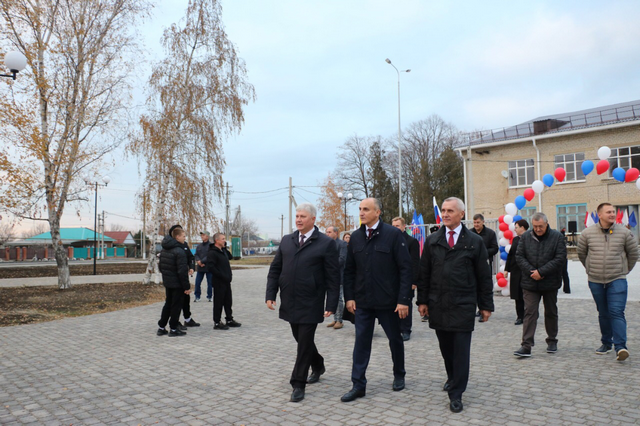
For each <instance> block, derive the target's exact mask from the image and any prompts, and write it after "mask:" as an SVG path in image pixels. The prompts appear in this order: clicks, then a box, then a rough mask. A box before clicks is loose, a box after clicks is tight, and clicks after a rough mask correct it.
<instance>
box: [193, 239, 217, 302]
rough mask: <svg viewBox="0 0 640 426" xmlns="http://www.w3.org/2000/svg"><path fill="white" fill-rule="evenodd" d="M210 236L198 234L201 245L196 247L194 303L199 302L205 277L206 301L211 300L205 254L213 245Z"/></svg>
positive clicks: (211, 286)
mask: <svg viewBox="0 0 640 426" xmlns="http://www.w3.org/2000/svg"><path fill="white" fill-rule="evenodd" d="M210 236H211V234H209V232H208V231H202V232H200V238H202V243H201V244H198V246H197V247H196V256H195V261H196V289H195V292H194V296H195V298H194V299H193V301H194V302H199V301H200V294H201V291H200V285H201V284H202V280H203V279H204V277H207V300H208V301H209V302H211V301H212V300H213V279H212V277H211V273H210V272H208V271H207V253H209V248H210V247H211V246H212V245H213V244H212V243H211V241H210V240H209V238H210Z"/></svg>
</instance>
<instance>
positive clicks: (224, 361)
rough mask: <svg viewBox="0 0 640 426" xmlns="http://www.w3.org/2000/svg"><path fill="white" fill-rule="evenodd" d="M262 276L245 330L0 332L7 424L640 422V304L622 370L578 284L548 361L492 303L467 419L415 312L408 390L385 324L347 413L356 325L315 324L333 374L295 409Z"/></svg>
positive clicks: (90, 320) (120, 323) (93, 319)
mask: <svg viewBox="0 0 640 426" xmlns="http://www.w3.org/2000/svg"><path fill="white" fill-rule="evenodd" d="M573 263H577V262H573ZM571 268H574V265H572V266H571ZM636 269H638V268H636ZM576 270H577V269H576ZM634 272H636V271H634ZM266 274H267V268H266V267H259V268H253V269H246V270H238V271H234V283H233V284H232V286H233V289H234V308H235V309H234V316H235V318H236V319H237V320H238V321H239V322H241V323H242V327H241V328H239V329H230V330H227V331H219V330H215V331H214V330H213V329H212V325H213V324H212V312H211V311H212V304H210V303H207V302H206V301H205V302H200V303H196V304H192V309H193V312H194V318H195V319H196V320H198V321H199V322H201V323H202V326H201V327H199V328H195V329H189V330H188V335H187V336H185V337H180V338H169V337H166V336H164V337H158V336H156V335H155V331H156V328H157V327H156V322H157V320H158V317H159V315H160V309H161V306H162V305H161V304H154V305H149V306H144V307H139V308H133V309H127V310H124V311H119V312H111V313H106V314H99V315H93V316H86V317H79V318H69V319H64V320H60V321H53V322H47V323H42V324H32V325H22V326H14V327H4V328H0V365H1V366H2V368H1V369H0V424H2V425H12V424H38V425H41V424H42V425H70V424H73V425H93V424H131V425H150V424H188V425H201V424H216V425H217V424H233V425H269V424H274V425H300V424H327V425H343V424H348V425H359V424H371V425H386V424H429V425H431V424H433V425H438V424H443V425H444V424H446V425H465V424H482V425H492V424H500V425H520V424H530V425H548V424H593V425H595V424H610V425H618V424H638V423H640V398H639V397H638V395H640V374H639V373H640V367H639V365H640V362H639V361H638V360H639V359H640V344H639V342H640V333H639V331H638V330H640V302H638V298H635V300H633V301H630V302H629V303H628V306H627V318H628V321H629V349H630V352H631V357H630V358H629V359H628V360H627V361H625V362H617V361H615V356H614V354H613V353H611V354H608V355H605V356H599V355H596V354H595V353H594V350H595V348H597V347H598V346H599V345H600V342H599V332H598V326H597V317H596V312H595V305H594V303H593V301H592V300H590V299H589V298H588V297H583V298H578V297H579V295H580V294H586V295H587V296H588V291H587V292H582V290H583V289H582V288H580V287H581V286H584V285H585V283H584V282H582V281H581V280H580V279H577V280H574V282H573V283H572V286H573V290H574V294H572V295H571V297H566V296H561V298H560V300H559V313H560V333H559V336H558V339H559V343H558V347H559V352H558V353H557V354H554V355H550V354H547V353H545V348H546V345H545V343H544V337H545V334H544V327H543V326H542V319H541V320H540V324H539V327H538V332H537V335H536V337H537V345H536V346H535V347H534V348H533V357H532V358H530V359H518V358H516V357H514V356H513V355H512V352H513V351H514V350H515V349H517V348H518V347H519V344H520V338H521V330H522V329H521V327H520V326H515V325H513V321H514V319H515V310H514V306H513V301H511V300H510V299H508V298H506V297H500V296H497V297H496V299H495V301H496V312H495V313H494V315H493V316H492V317H491V319H490V321H489V322H488V323H485V324H477V327H476V332H475V333H474V335H473V342H472V351H471V355H472V364H471V377H470V380H469V387H468V389H467V391H466V392H465V394H464V396H463V402H464V404H465V409H464V411H463V412H462V413H460V414H454V413H451V412H450V411H449V405H448V397H447V394H446V393H445V392H443V391H442V390H441V389H442V385H443V383H444V381H445V378H446V377H445V372H444V366H443V363H442V358H441V356H440V352H439V349H438V345H437V340H436V337H435V333H434V332H433V331H432V330H430V329H429V327H428V324H427V323H422V322H420V320H419V318H418V315H417V312H416V311H415V310H414V327H413V334H412V338H411V340H410V341H409V342H407V343H406V345H405V351H406V369H407V378H406V379H407V386H406V389H405V390H403V391H401V392H393V391H392V390H391V383H392V380H393V376H392V368H391V359H390V354H389V348H388V343H387V340H386V338H385V336H384V333H383V331H382V329H381V328H380V327H378V328H377V330H376V334H375V337H374V343H373V354H372V359H371V363H370V365H369V369H368V372H367V377H368V381H369V382H368V386H367V396H366V397H364V398H362V399H358V400H356V401H354V402H351V403H342V402H340V396H341V395H342V394H343V393H344V392H346V391H348V390H349V389H350V388H351V381H350V370H351V352H352V348H353V339H354V327H353V325H351V324H349V323H348V324H347V325H345V327H344V328H343V329H341V330H333V329H329V328H327V327H325V326H324V325H322V324H321V325H320V326H319V327H318V332H317V333H316V343H317V345H318V348H319V350H320V352H321V353H322V355H323V356H324V357H325V362H326V367H327V372H326V374H325V375H323V376H322V378H321V380H320V382H319V383H317V384H313V385H309V386H307V392H306V398H305V399H304V400H303V401H302V402H300V403H291V402H289V397H290V394H291V388H290V385H289V375H290V373H291V369H292V367H293V362H294V359H295V349H296V346H295V342H294V340H293V337H292V336H291V332H290V328H289V326H288V324H287V323H285V322H284V321H281V320H279V319H278V314H277V311H276V312H273V311H269V310H268V309H267V308H266V307H265V304H264V292H265V284H266ZM634 281H635V282H634ZM634 281H632V282H631V283H630V284H631V286H632V287H634V288H635V287H638V286H640V282H638V281H637V280H634ZM581 292H582V293H581ZM589 297H590V296H589Z"/></svg>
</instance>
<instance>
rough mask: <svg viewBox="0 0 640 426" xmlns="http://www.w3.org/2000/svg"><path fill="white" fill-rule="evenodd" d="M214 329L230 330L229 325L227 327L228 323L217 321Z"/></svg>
mask: <svg viewBox="0 0 640 426" xmlns="http://www.w3.org/2000/svg"><path fill="white" fill-rule="evenodd" d="M213 329H214V330H228V329H229V327H227V325H226V324H223V323H221V322H217V323H215V324H214V325H213Z"/></svg>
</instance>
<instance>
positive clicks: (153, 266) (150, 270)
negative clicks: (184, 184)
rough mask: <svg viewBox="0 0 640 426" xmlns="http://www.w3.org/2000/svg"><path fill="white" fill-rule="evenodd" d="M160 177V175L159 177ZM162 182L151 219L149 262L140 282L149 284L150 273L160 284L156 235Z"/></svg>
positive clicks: (163, 195)
mask: <svg viewBox="0 0 640 426" xmlns="http://www.w3.org/2000/svg"><path fill="white" fill-rule="evenodd" d="M160 179H162V177H161V178H160ZM162 187H163V186H162V183H160V185H159V188H160V191H158V203H157V205H156V214H155V218H154V219H153V233H152V234H151V235H152V239H151V241H150V242H149V244H150V245H151V247H149V262H148V263H147V271H146V272H145V274H144V278H143V279H142V284H151V274H155V283H156V284H160V272H159V270H158V256H157V251H156V243H157V241H158V239H159V238H158V237H160V224H161V223H162V212H163V211H164V203H165V194H164V190H162Z"/></svg>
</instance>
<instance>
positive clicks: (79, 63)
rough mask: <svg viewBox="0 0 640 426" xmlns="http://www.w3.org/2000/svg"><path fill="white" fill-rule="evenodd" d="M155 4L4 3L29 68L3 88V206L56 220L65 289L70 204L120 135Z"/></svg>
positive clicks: (8, 31) (111, 0)
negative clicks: (142, 20)
mask: <svg viewBox="0 0 640 426" xmlns="http://www.w3.org/2000/svg"><path fill="white" fill-rule="evenodd" d="M149 7H150V6H149V4H148V2H147V1H145V0H91V1H87V0H0V25H1V27H0V33H1V34H2V35H3V38H4V39H5V40H6V42H5V43H6V45H5V46H4V47H5V48H9V47H10V48H11V49H12V50H14V49H15V50H19V51H20V52H22V53H23V54H24V55H25V56H26V57H27V69H26V70H25V72H24V73H20V75H19V78H18V80H17V81H15V82H4V83H3V84H4V85H5V86H4V88H3V89H2V90H3V92H4V93H3V94H2V96H0V120H1V121H2V122H3V123H4V124H5V129H4V131H3V132H2V145H3V146H2V148H3V149H2V154H0V172H2V173H3V174H4V185H3V186H2V189H1V192H0V202H1V203H2V204H3V205H4V206H5V207H6V208H7V209H8V210H9V211H10V212H11V213H13V214H14V215H16V216H17V217H19V218H29V219H34V220H41V221H46V222H48V224H49V227H50V230H51V239H52V244H53V249H54V252H55V258H56V263H57V266H58V286H59V287H60V288H68V287H70V286H71V282H70V278H69V266H68V259H67V255H66V252H65V250H64V248H63V246H62V241H61V239H60V218H61V217H62V214H63V212H64V209H65V206H66V205H67V203H69V202H74V201H80V200H83V199H86V198H87V195H86V192H87V187H86V185H85V183H84V182H83V180H82V179H81V178H80V176H81V174H83V173H85V172H87V171H90V170H95V168H96V167H97V166H98V165H99V164H100V162H101V161H102V160H103V158H104V156H105V154H107V153H109V152H111V151H112V150H113V149H114V147H115V146H117V143H118V140H119V139H121V136H118V134H119V133H121V132H119V130H120V129H121V126H122V121H121V118H122V116H123V113H124V107H125V106H126V105H127V102H126V101H127V97H128V93H129V91H128V90H127V89H128V88H129V85H128V84H127V77H128V75H129V73H130V72H131V71H132V70H133V69H134V66H133V64H132V62H131V61H130V60H128V58H132V57H133V56H132V55H130V53H131V52H132V51H133V50H135V43H134V40H135V35H134V34H133V30H134V29H135V23H136V20H137V19H138V18H139V17H141V16H142V15H143V14H144V13H146V11H147V10H148V9H149ZM7 85H9V87H7ZM125 133H126V132H125Z"/></svg>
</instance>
